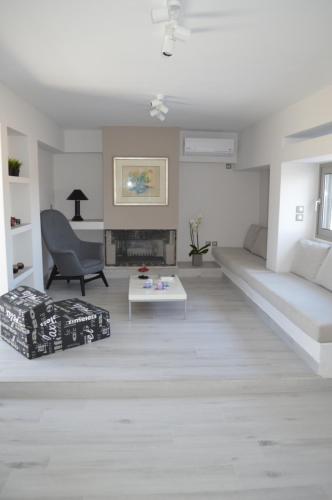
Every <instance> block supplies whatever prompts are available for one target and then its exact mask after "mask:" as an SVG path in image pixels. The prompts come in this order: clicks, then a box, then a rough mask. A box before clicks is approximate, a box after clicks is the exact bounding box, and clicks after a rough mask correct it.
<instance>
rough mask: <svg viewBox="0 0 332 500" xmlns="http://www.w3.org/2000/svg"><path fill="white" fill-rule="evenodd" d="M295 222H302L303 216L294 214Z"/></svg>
mask: <svg viewBox="0 0 332 500" xmlns="http://www.w3.org/2000/svg"><path fill="white" fill-rule="evenodd" d="M295 220H296V221H297V222H303V220H304V214H296V216H295Z"/></svg>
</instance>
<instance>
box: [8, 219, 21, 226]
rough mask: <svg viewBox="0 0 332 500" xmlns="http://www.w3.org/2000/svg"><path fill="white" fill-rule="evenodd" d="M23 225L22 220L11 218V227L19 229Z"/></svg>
mask: <svg viewBox="0 0 332 500" xmlns="http://www.w3.org/2000/svg"><path fill="white" fill-rule="evenodd" d="M20 225H21V219H16V217H11V218H10V227H17V226H20Z"/></svg>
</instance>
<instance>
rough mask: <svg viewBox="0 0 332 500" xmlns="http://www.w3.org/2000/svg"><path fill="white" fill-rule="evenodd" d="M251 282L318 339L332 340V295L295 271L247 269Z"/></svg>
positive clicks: (278, 307) (281, 310)
mask: <svg viewBox="0 0 332 500" xmlns="http://www.w3.org/2000/svg"><path fill="white" fill-rule="evenodd" d="M246 275H247V280H246V281H247V282H248V284H249V285H250V286H251V287H252V288H253V289H255V290H256V291H257V292H258V293H259V294H260V295H261V296H262V297H264V298H265V299H266V300H268V301H269V302H270V303H271V304H272V305H274V306H275V308H276V309H278V310H279V311H280V312H281V313H283V314H284V315H285V316H286V317H287V318H288V319H289V320H290V321H292V322H293V323H294V324H295V325H297V326H298V327H299V328H301V330H303V331H304V332H306V333H307V334H308V335H310V336H311V337H312V338H313V339H315V340H317V341H318V342H332V295H331V292H329V291H327V290H324V288H321V287H319V286H317V285H316V284H315V283H312V282H311V281H308V280H306V279H304V278H301V277H299V276H296V275H295V274H292V273H274V272H273V271H266V272H263V273H262V272H257V271H255V270H253V269H247V271H246Z"/></svg>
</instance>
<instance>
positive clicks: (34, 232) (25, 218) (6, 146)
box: [0, 126, 43, 290]
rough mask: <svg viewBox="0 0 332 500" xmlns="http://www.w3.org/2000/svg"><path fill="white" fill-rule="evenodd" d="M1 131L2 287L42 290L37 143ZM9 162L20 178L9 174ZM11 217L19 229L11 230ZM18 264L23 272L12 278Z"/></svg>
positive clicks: (14, 132)
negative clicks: (17, 163)
mask: <svg viewBox="0 0 332 500" xmlns="http://www.w3.org/2000/svg"><path fill="white" fill-rule="evenodd" d="M0 131H1V135H0V146H1V161H2V167H3V168H2V176H3V191H4V192H3V196H4V208H5V211H4V214H5V232H6V262H7V275H6V276H5V285H4V287H5V288H7V289H9V290H10V289H12V288H15V287H16V286H18V285H21V284H25V285H29V286H32V287H35V288H39V289H42V288H43V281H42V269H41V265H40V262H41V240H40V224H39V199H38V196H36V187H37V189H38V184H36V183H37V182H38V175H37V173H38V164H37V161H38V157H37V142H36V141H34V140H32V139H31V138H30V137H28V136H27V135H26V134H24V133H22V132H20V131H18V130H15V129H13V128H10V127H6V126H1V128H0ZM8 158H16V159H18V160H20V161H21V162H22V166H21V171H20V175H19V176H17V177H16V176H10V175H9V174H8ZM35 184H36V185H35ZM11 217H15V218H17V219H20V220H21V223H20V225H18V226H16V227H11V225H10V218H11ZM18 262H23V264H24V269H22V270H21V271H19V272H18V273H15V274H14V272H13V265H14V264H17V263H18Z"/></svg>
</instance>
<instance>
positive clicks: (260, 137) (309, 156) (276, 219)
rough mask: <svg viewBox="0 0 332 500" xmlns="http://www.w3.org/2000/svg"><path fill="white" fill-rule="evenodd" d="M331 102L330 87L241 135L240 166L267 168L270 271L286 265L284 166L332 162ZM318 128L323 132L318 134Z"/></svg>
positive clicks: (300, 233) (331, 89)
mask: <svg viewBox="0 0 332 500" xmlns="http://www.w3.org/2000/svg"><path fill="white" fill-rule="evenodd" d="M331 102H332V86H330V87H327V88H325V89H323V90H321V91H320V92H317V93H316V94H314V95H312V96H309V97H307V98H306V99H303V100H302V101H300V102H298V103H296V104H293V105H292V106H289V107H288V108H286V109H285V110H283V111H281V112H278V113H275V114H273V115H271V116H269V117H266V118H264V119H263V120H261V121H259V122H258V123H256V124H253V125H251V126H250V127H248V128H247V129H245V130H243V131H242V133H241V134H240V138H239V144H240V148H239V165H238V166H239V168H240V169H241V168H243V169H248V168H249V169H250V168H257V167H262V166H267V165H268V166H270V197H269V223H268V227H269V234H268V255H267V267H268V268H270V269H272V270H275V271H283V270H287V268H288V267H289V262H287V261H286V259H285V241H286V240H287V238H288V237H289V227H288V225H287V224H284V222H285V221H284V219H283V217H282V213H283V210H284V207H283V205H282V203H284V196H283V193H282V190H283V189H284V187H285V182H284V181H285V180H286V178H287V169H283V164H284V163H288V162H291V161H292V162H294V163H295V164H299V163H311V164H313V163H319V162H324V161H331V159H332V134H327V131H328V130H330V131H331V126H330V124H331V123H332V107H331ZM319 130H322V131H324V132H323V133H322V135H321V136H320V135H319ZM301 134H303V135H302V137H301ZM294 136H295V137H294ZM285 175H286V177H285ZM298 175H301V174H300V171H298ZM297 227H299V226H297ZM300 227H301V228H303V230H301V231H300V230H299V229H298V230H297V231H298V232H297V236H298V237H301V236H303V237H306V234H307V231H306V229H305V225H302V226H300ZM293 244H294V243H293ZM288 254H289V255H290V253H289V252H288Z"/></svg>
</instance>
